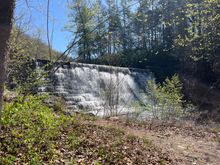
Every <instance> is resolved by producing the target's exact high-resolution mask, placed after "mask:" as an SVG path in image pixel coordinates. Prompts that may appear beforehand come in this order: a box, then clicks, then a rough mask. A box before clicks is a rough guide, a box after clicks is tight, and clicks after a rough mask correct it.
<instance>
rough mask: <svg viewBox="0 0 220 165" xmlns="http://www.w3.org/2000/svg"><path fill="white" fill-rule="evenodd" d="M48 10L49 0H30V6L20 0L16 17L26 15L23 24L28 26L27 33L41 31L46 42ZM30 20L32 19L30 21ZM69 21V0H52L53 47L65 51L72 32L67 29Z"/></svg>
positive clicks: (51, 25) (51, 27) (23, 0)
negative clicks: (65, 27)
mask: <svg viewBox="0 0 220 165" xmlns="http://www.w3.org/2000/svg"><path fill="white" fill-rule="evenodd" d="M46 11H47V0H28V6H27V4H26V1H25V0H18V1H17V4H16V11H15V17H18V16H20V15H22V14H23V15H24V17H23V18H22V20H24V21H23V23H22V26H24V27H25V26H27V27H28V30H27V33H29V34H30V35H32V34H34V33H36V32H37V29H40V31H41V38H42V40H43V41H44V42H46V41H47V38H46V34H47V33H46V29H47V28H46V27H47V26H46V25H47V24H46V22H47V19H46V18H47V17H46ZM29 20H30V21H29ZM18 22H19V21H18ZM67 23H68V9H67V0H50V28H49V29H50V34H52V31H53V40H52V46H53V49H55V50H58V51H60V52H63V51H65V49H66V47H67V45H68V43H69V41H70V39H71V34H70V33H69V32H67V31H65V29H64V26H65V25H66V24H67ZM52 29H53V30H52Z"/></svg>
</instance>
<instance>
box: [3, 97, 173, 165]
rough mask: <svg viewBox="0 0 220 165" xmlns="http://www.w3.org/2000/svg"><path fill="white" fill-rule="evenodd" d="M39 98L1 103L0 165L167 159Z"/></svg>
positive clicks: (144, 144)
mask: <svg viewBox="0 0 220 165" xmlns="http://www.w3.org/2000/svg"><path fill="white" fill-rule="evenodd" d="M44 99H45V97H44V96H38V97H36V96H29V97H28V98H27V99H26V100H25V101H24V102H22V101H21V100H22V98H21V99H19V98H18V100H17V101H16V102H11V103H7V104H6V105H5V109H4V111H3V114H2V120H1V123H2V132H1V133H0V164H2V165H4V164H9V165H10V164H33V165H35V164H37V165H38V164H62V163H66V164H68V163H69V164H94V165H99V164H149V163H153V164H161V162H165V163H170V162H172V160H171V159H170V158H169V157H168V155H166V154H163V153H161V152H160V150H158V149H156V148H155V147H154V146H153V145H152V144H151V142H150V141H149V140H147V139H146V138H144V139H140V138H137V137H135V136H130V135H126V134H125V133H124V131H123V130H120V129H115V128H113V127H109V128H106V127H101V126H97V125H95V124H93V120H96V119H95V118H92V117H88V116H86V115H74V116H65V115H64V114H63V113H62V112H57V111H56V112H54V111H53V109H50V108H48V107H47V106H46V105H45V104H44V101H43V100H44Z"/></svg>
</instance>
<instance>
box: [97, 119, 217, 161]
mask: <svg viewBox="0 0 220 165" xmlns="http://www.w3.org/2000/svg"><path fill="white" fill-rule="evenodd" d="M95 124H96V125H99V126H105V127H109V126H110V127H115V128H119V129H123V130H124V131H125V132H126V133H127V134H129V135H135V136H138V137H140V138H145V137H146V138H147V139H149V140H151V141H152V143H153V144H154V145H155V146H157V147H159V148H161V149H162V150H163V151H164V152H166V151H168V152H169V153H170V154H172V156H173V157H175V158H176V159H177V160H178V162H179V163H178V164H181V165H184V164H187V165H188V164H189V165H191V164H198V165H203V164H204V165H205V164H207V165H219V164H220V140H219V139H218V138H219V136H217V138H216V137H215V138H213V137H211V136H209V135H208V134H206V136H204V137H199V138H197V137H194V136H191V135H184V134H179V133H176V132H175V131H166V133H164V132H163V133H161V132H158V131H155V130H150V129H147V128H138V127H134V128H133V127H130V126H125V125H123V124H121V123H119V122H115V121H109V120H98V121H96V122H95Z"/></svg>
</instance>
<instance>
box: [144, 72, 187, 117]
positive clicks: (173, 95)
mask: <svg viewBox="0 0 220 165" xmlns="http://www.w3.org/2000/svg"><path fill="white" fill-rule="evenodd" d="M147 96H148V97H149V100H150V101H149V102H148V103H147V104H144V110H148V111H151V112H152V114H153V117H154V118H160V119H177V118H180V117H182V116H183V114H184V108H183V103H184V102H185V101H184V100H183V94H182V83H181V82H180V80H179V77H178V75H174V76H173V77H172V78H171V79H169V78H166V79H165V81H164V82H163V83H162V84H160V83H159V84H156V83H155V81H154V80H152V79H150V80H148V81H147Z"/></svg>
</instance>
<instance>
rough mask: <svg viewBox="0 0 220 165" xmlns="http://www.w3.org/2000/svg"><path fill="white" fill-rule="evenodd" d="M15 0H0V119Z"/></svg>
mask: <svg viewBox="0 0 220 165" xmlns="http://www.w3.org/2000/svg"><path fill="white" fill-rule="evenodd" d="M14 7H15V0H0V120H1V113H2V109H3V92H4V83H5V79H6V74H5V73H6V68H5V65H6V64H5V63H6V55H7V48H8V44H7V43H8V40H9V37H10V32H11V28H12V18H13V11H14ZM0 130H1V122H0Z"/></svg>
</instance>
